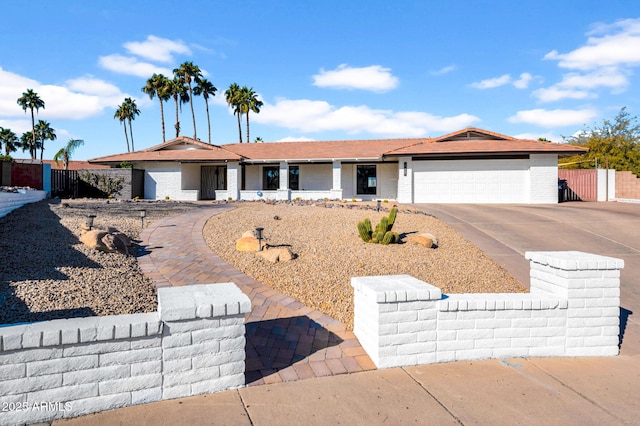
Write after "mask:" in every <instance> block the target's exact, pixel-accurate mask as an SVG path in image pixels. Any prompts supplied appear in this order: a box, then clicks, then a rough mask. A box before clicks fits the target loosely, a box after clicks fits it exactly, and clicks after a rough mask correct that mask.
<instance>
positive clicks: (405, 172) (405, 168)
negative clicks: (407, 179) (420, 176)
mask: <svg viewBox="0 0 640 426" xmlns="http://www.w3.org/2000/svg"><path fill="white" fill-rule="evenodd" d="M404 175H405V176H406V175H407V162H406V161H405V162H404Z"/></svg>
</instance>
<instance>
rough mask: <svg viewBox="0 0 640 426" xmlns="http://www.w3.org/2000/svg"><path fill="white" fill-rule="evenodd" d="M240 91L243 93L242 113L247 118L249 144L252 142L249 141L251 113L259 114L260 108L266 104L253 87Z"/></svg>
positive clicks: (245, 87)
mask: <svg viewBox="0 0 640 426" xmlns="http://www.w3.org/2000/svg"><path fill="white" fill-rule="evenodd" d="M240 90H241V93H242V96H241V99H242V107H241V108H242V112H243V113H244V114H245V115H246V117H247V143H249V142H250V141H251V139H249V112H250V111H253V112H255V113H256V114H259V113H260V108H261V107H262V105H264V103H263V102H262V101H261V100H260V99H258V95H257V93H256V92H255V91H254V90H253V87H251V88H248V87H247V86H243V87H242V89H240Z"/></svg>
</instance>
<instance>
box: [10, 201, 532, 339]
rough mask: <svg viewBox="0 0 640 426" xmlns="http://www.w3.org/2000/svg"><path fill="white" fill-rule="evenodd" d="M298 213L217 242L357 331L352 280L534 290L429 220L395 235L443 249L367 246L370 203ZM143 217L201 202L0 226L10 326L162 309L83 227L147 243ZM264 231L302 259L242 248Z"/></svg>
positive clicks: (226, 227)
mask: <svg viewBox="0 0 640 426" xmlns="http://www.w3.org/2000/svg"><path fill="white" fill-rule="evenodd" d="M292 204H296V203H292ZM292 204H275V205H271V204H268V203H259V202H258V203H255V202H250V203H237V204H235V206H236V207H237V208H235V209H234V210H231V211H228V212H224V213H222V214H219V215H216V216H213V217H212V218H211V219H210V220H209V221H208V222H207V224H206V226H205V229H204V236H205V239H206V241H207V243H208V244H209V247H210V248H211V249H212V250H213V251H214V252H215V253H217V254H218V255H219V256H220V257H222V258H223V259H224V260H226V261H227V262H229V263H230V264H231V265H233V266H235V267H236V268H237V269H239V270H241V271H242V272H244V273H245V274H247V275H250V276H252V277H254V278H255V279H257V280H258V281H261V282H263V283H264V284H266V285H268V286H271V287H273V288H274V289H277V290H279V291H281V292H282V293H285V294H287V295H290V296H292V297H294V298H296V299H298V300H300V301H301V302H303V303H305V304H307V305H308V306H310V307H312V308H315V309H318V310H320V311H322V312H325V313H327V314H329V315H331V316H333V317H334V318H336V319H338V320H340V321H342V322H344V323H346V324H347V325H348V326H350V327H351V326H352V325H353V291H352V289H351V286H350V284H349V281H350V278H351V277H352V276H364V275H389V274H410V275H413V276H415V277H417V278H419V279H422V280H424V281H426V282H429V283H431V284H434V285H436V286H439V287H440V288H441V289H442V290H443V292H445V293H461V292H521V291H526V288H525V287H524V286H523V285H522V284H520V283H519V282H518V281H516V280H515V279H514V278H513V277H512V276H511V275H509V274H508V273H507V272H506V271H504V270H503V269H502V268H500V267H499V266H498V265H496V264H495V263H494V262H493V261H492V260H491V259H489V258H488V257H487V256H486V255H485V254H484V253H482V252H481V251H480V250H479V249H478V248H476V247H475V246H474V245H473V244H471V243H470V242H468V241H466V240H465V239H464V238H463V237H462V236H461V235H460V234H458V233H457V232H456V231H455V230H453V229H452V228H451V227H449V226H448V225H446V224H444V223H442V222H440V221H439V220H437V219H435V218H433V217H431V216H429V215H425V214H415V213H411V212H409V211H408V210H404V209H401V211H400V212H399V213H398V217H397V219H396V223H395V225H394V231H397V232H399V233H401V234H403V242H406V241H407V240H408V238H409V237H410V236H411V234H413V233H416V232H429V233H431V234H433V235H435V236H436V237H437V238H438V248H436V249H426V248H424V247H421V246H415V245H412V244H406V243H404V244H398V245H389V246H381V245H377V244H367V243H364V242H363V241H362V240H360V238H359V236H358V232H357V229H356V224H357V222H358V221H360V220H362V219H364V218H365V217H368V218H370V219H371V221H372V222H373V223H374V225H375V223H377V222H378V220H379V218H380V217H381V216H382V214H386V212H385V213H383V212H380V213H377V212H375V211H373V210H362V208H363V207H366V206H367V204H366V203H357V204H356V205H355V206H352V205H351V204H350V203H348V204H341V203H337V204H335V205H333V206H332V205H331V204H330V203H329V204H327V205H325V204H324V203H318V205H317V206H310V205H305V204H306V203H299V204H301V205H292ZM384 207H385V208H387V209H388V207H389V205H388V204H386V205H384ZM143 208H144V209H146V210H147V217H146V219H145V223H146V224H149V223H151V222H153V221H154V220H157V219H159V218H161V217H163V216H167V215H172V214H177V213H181V212H184V211H187V210H190V209H193V208H197V205H196V204H191V203H177V202H165V201H158V202H147V201H140V202H133V201H114V200H110V201H108V202H107V201H106V200H99V201H96V200H73V201H69V200H65V201H64V202H62V203H61V202H60V201H59V200H58V201H55V200H49V201H42V202H39V203H34V204H29V205H26V206H24V207H22V208H20V209H18V210H15V211H14V212H12V213H10V214H9V215H7V216H6V217H4V218H0V235H1V237H0V253H2V261H1V262H2V266H1V267H0V324H8V323H19V322H28V321H42V320H49V319H56V318H69V317H79V316H89V315H112V314H126V313H136V312H151V311H154V310H155V309H157V300H156V289H155V287H154V286H153V285H152V283H151V281H150V280H149V279H148V278H146V277H144V275H143V274H142V272H141V270H140V268H139V266H138V263H137V261H136V259H135V258H134V257H132V256H130V257H126V256H123V255H119V254H114V253H101V252H97V251H94V250H92V249H89V248H88V247H86V246H84V245H83V244H82V243H80V242H79V241H78V237H79V235H80V225H81V224H83V223H84V221H85V218H86V215H87V214H90V213H91V214H95V215H96V216H97V217H96V219H95V226H96V227H100V228H106V227H108V226H113V227H115V228H117V229H118V230H120V231H121V232H123V233H125V234H127V235H129V236H130V237H131V238H132V239H133V240H135V239H136V238H138V236H139V233H140V217H139V210H140V209H143ZM275 216H278V217H279V219H280V220H276V219H274V217H275ZM256 227H264V228H265V231H264V234H265V237H266V238H267V242H268V243H269V244H270V245H274V246H277V245H285V246H290V248H291V250H292V251H293V252H294V253H296V254H297V255H298V258H297V259H295V260H293V261H291V262H288V263H282V264H271V263H269V262H268V261H266V260H264V259H261V258H259V257H257V256H256V255H255V253H247V252H238V251H236V250H235V241H236V239H238V238H240V236H241V235H242V233H243V232H245V231H248V230H253V229H255V228H256Z"/></svg>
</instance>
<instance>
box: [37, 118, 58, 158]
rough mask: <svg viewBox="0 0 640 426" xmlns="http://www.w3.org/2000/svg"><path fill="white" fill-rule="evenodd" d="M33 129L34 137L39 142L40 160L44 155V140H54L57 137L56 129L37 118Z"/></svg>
mask: <svg viewBox="0 0 640 426" xmlns="http://www.w3.org/2000/svg"><path fill="white" fill-rule="evenodd" d="M35 129H36V139H37V140H38V141H39V142H40V161H42V158H43V155H44V141H47V140H49V141H55V140H56V139H57V138H58V137H57V135H56V131H55V130H54V129H53V128H52V127H51V125H50V124H49V123H48V122H46V121H44V120H38V122H37V123H36V125H35Z"/></svg>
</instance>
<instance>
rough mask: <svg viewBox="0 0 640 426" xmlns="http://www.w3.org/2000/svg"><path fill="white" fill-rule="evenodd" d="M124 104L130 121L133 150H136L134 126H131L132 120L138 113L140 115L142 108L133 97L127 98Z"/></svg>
mask: <svg viewBox="0 0 640 426" xmlns="http://www.w3.org/2000/svg"><path fill="white" fill-rule="evenodd" d="M122 105H123V106H124V107H125V112H126V115H127V120H128V121H129V136H131V151H135V150H136V149H135V147H134V145H133V127H132V126H131V122H132V121H133V120H135V119H136V115H140V110H139V109H138V106H137V105H136V101H134V100H133V99H131V98H126V99H125V100H124V102H123V103H122Z"/></svg>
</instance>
